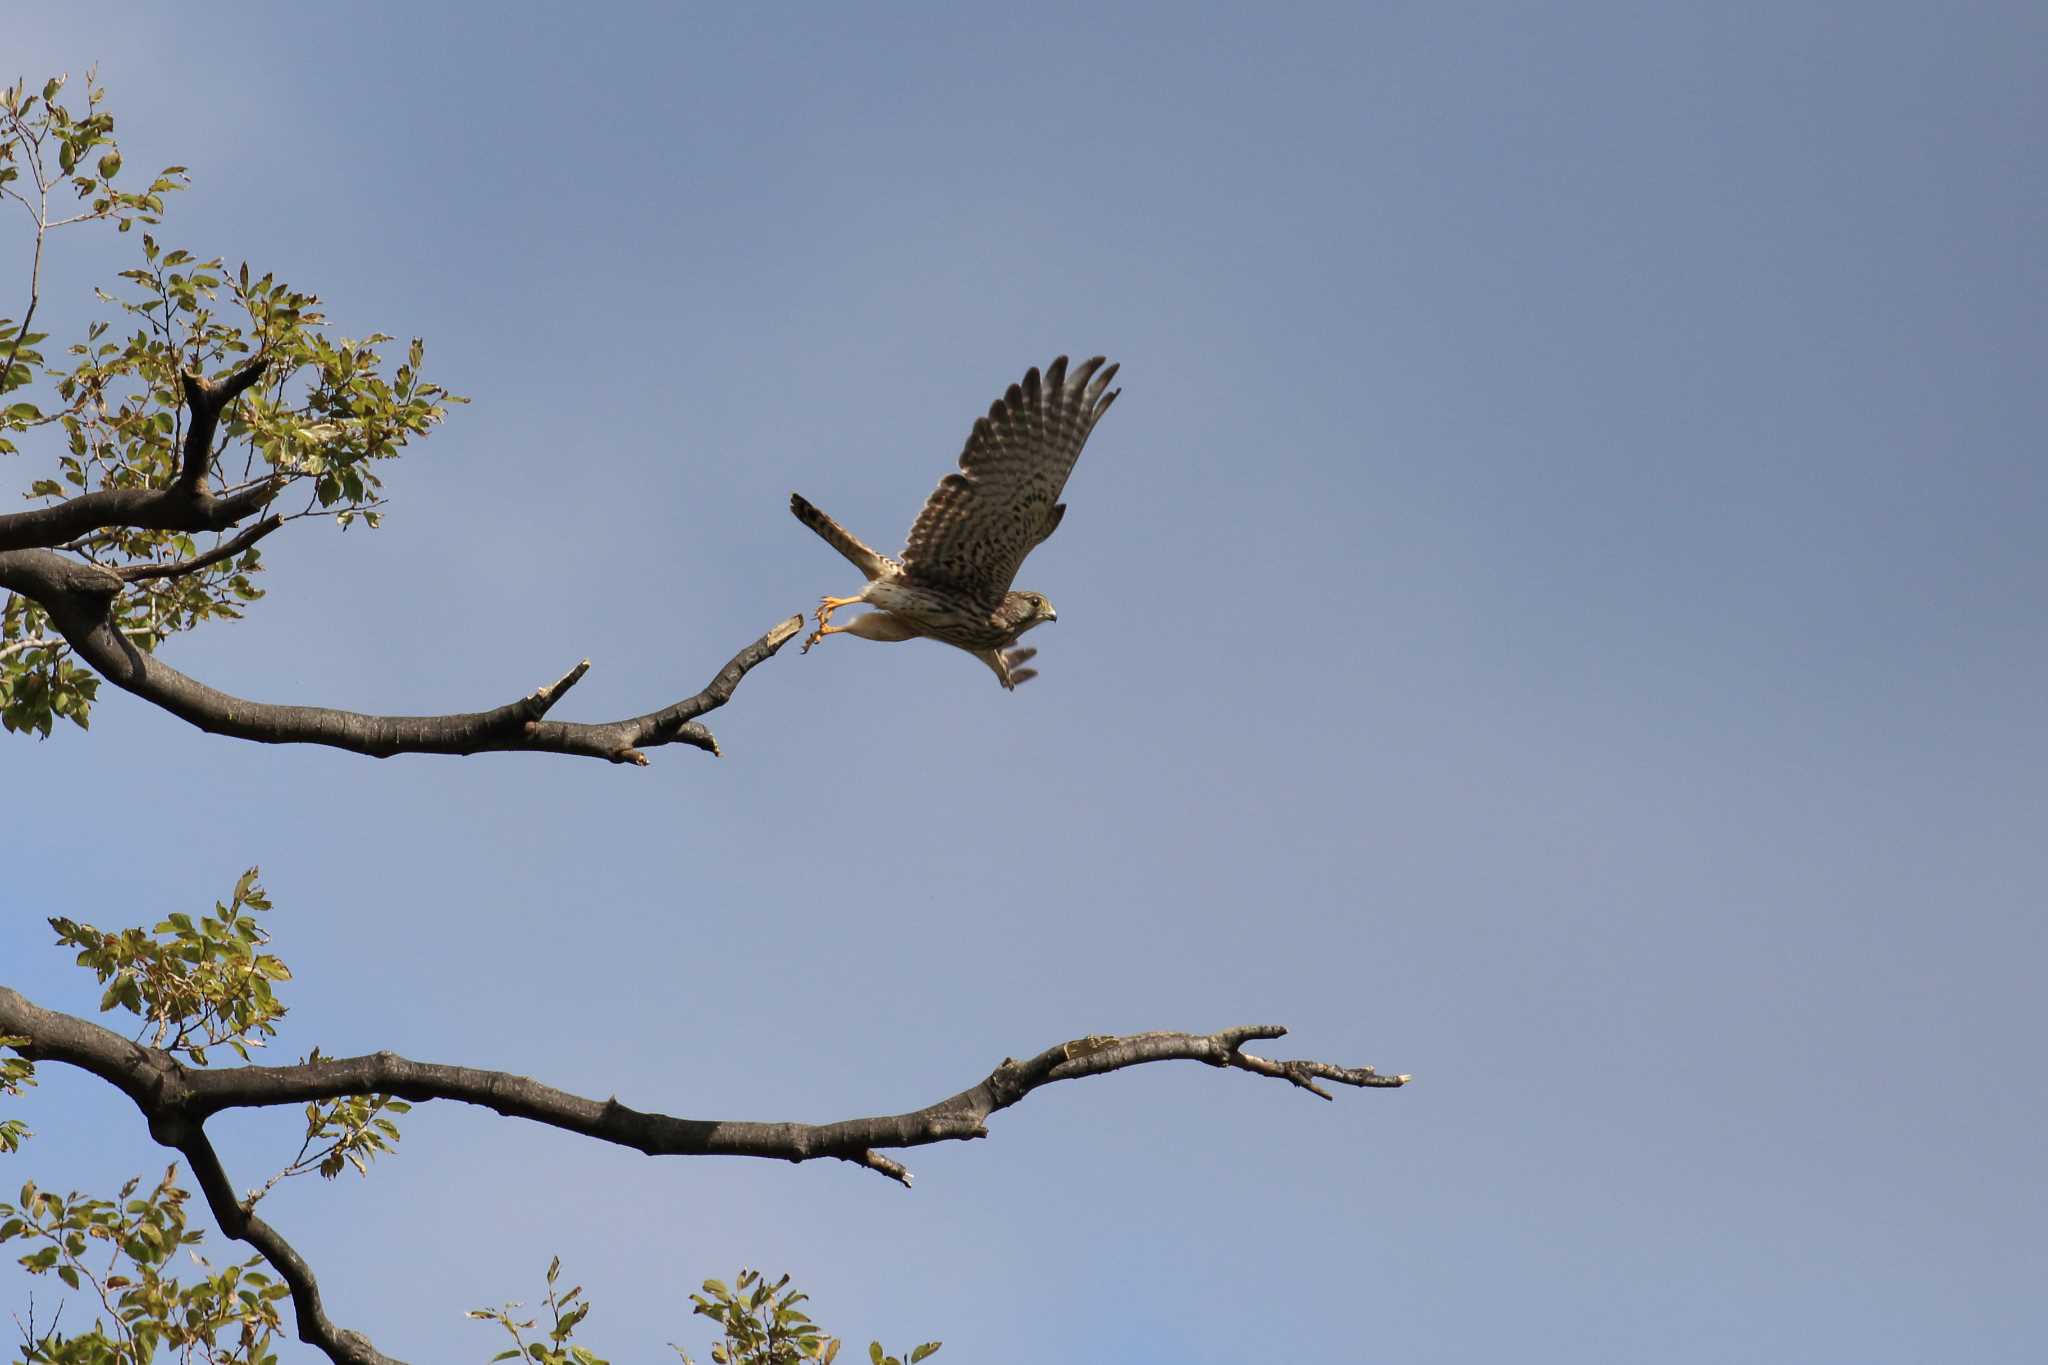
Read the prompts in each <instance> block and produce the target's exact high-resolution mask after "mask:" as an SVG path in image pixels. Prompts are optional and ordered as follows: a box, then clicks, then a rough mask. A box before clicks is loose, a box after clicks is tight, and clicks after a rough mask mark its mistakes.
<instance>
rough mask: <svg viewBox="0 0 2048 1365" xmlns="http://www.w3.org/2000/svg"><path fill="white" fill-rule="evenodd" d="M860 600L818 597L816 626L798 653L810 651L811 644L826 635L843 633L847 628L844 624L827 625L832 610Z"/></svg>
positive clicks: (848, 605) (854, 598)
mask: <svg viewBox="0 0 2048 1365" xmlns="http://www.w3.org/2000/svg"><path fill="white" fill-rule="evenodd" d="M860 600H861V599H860V598H858V597H821V598H819V599H818V628H817V629H816V630H814V631H812V632H811V637H810V638H809V639H808V640H805V641H804V647H803V648H802V649H801V650H799V651H798V653H800V654H808V653H810V652H811V646H812V645H814V644H816V643H818V641H820V640H822V639H824V638H825V637H826V636H827V635H838V634H841V633H843V632H844V631H845V630H846V629H847V628H846V627H845V626H834V625H828V624H827V622H829V621H831V619H832V613H833V612H835V611H838V610H839V609H840V608H841V607H850V606H852V605H853V604H854V603H856V602H858V601H860Z"/></svg>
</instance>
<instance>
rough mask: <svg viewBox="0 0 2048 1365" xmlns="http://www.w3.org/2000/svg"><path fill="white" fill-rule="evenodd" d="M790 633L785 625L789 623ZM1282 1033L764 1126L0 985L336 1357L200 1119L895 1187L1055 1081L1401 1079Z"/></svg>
mask: <svg viewBox="0 0 2048 1365" xmlns="http://www.w3.org/2000/svg"><path fill="white" fill-rule="evenodd" d="M795 629H796V627H795V626H794V625H792V626H790V631H791V633H794V631H795ZM785 638H787V637H785ZM723 676H724V675H721V677H723ZM714 686H716V684H715V683H714ZM708 690H710V689H707V691H708ZM1286 1032H1287V1030H1286V1029H1284V1028H1282V1027H1280V1026H1279V1025H1277V1024H1254V1025H1246V1026H1242V1027H1238V1028H1228V1029H1223V1030H1221V1031H1219V1032H1216V1033H1170V1032H1162V1033H1133V1034H1128V1035H1125V1036H1122V1037H1112V1036H1107V1035H1100V1034H1091V1035H1089V1036H1087V1037H1084V1038H1076V1039H1074V1040H1073V1041H1071V1042H1066V1043H1061V1044H1059V1045H1058V1046H1055V1047H1050V1048H1047V1049H1046V1050H1045V1051H1043V1052H1041V1053H1039V1054H1038V1055H1037V1056H1035V1057H1032V1058H1030V1059H1028V1060H1026V1061H1022V1062H1020V1061H1016V1060H1014V1059H1011V1058H1005V1059H1004V1060H1003V1062H1002V1064H1001V1065H1000V1066H998V1067H996V1069H995V1070H993V1071H991V1072H990V1073H989V1074H988V1075H987V1076H986V1077H984V1078H983V1079H982V1080H981V1081H979V1082H978V1083H976V1084H975V1085H972V1086H970V1087H968V1088H967V1089H965V1090H962V1091H960V1092H959V1093H958V1094H956V1095H952V1096H949V1097H948V1098H946V1099H943V1100H940V1101H939V1102H938V1103H936V1104H931V1105H927V1106H925V1107H924V1108H922V1109H916V1110H912V1111H910V1112H908V1113H903V1114H892V1115H886V1116H881V1117H875V1118H855V1119H843V1120H840V1121H839V1122H836V1123H793V1122H792V1123H762V1122H754V1121H745V1120H739V1121H735V1120H716V1119H686V1118H677V1117H673V1116H671V1115H668V1114H661V1113H655V1112H651V1111H646V1110H638V1109H629V1108H627V1107H626V1106H625V1105H623V1104H620V1103H619V1102H618V1101H617V1100H615V1099H607V1100H593V1099H587V1098H585V1097H583V1096H580V1095H573V1094H570V1093H569V1092H567V1091H564V1090H556V1089H554V1088H553V1087H552V1086H546V1085H542V1084H540V1083H539V1082H538V1081H534V1080H530V1079H528V1078H527V1077H524V1076H515V1075H512V1074H510V1073H508V1072H503V1071H485V1070H481V1069H479V1068H476V1067H465V1066H448V1065H442V1064H437V1063H432V1062H415V1061H410V1060H408V1059H406V1058H404V1057H400V1056H397V1055H395V1054H393V1053H389V1052H378V1053H372V1054H370V1055H368V1056H363V1057H348V1058H335V1059H329V1058H320V1059H317V1060H314V1061H309V1062H302V1063H300V1064H298V1065H296V1066H241V1067H233V1068H228V1069H224V1070H218V1071H213V1070H204V1069H195V1068H192V1067H188V1066H186V1065H184V1064H183V1063H181V1062H180V1061H178V1060H177V1058H175V1057H174V1056H172V1055H171V1054H170V1053H168V1052H164V1051H161V1050H159V1049H156V1048H152V1047H145V1046H143V1045H141V1044H139V1043H135V1042H132V1041H130V1040H129V1039H126V1038H123V1037H122V1036H121V1035H119V1034H117V1033H115V1032H113V1031H112V1030H111V1029H107V1028H104V1027H102V1026H100V1025H99V1024H95V1023H92V1022H91V1021H89V1020H85V1019H79V1018H76V1017H75V1016H72V1015H68V1014H60V1013H58V1012H56V1011H54V1010H46V1009H44V1008H42V1007H41V1006H39V1005H36V1004H34V1003H33V1002H31V1001H30V1000H28V999H27V998H26V997H24V996H22V995H20V994H19V993H17V992H15V991H13V990H10V989H8V988H7V987H5V986H0V1036H9V1037H14V1038H25V1039H27V1040H28V1041H27V1042H26V1043H23V1044H20V1045H18V1046H17V1048H16V1050H17V1051H19V1052H20V1053H21V1054H22V1055H23V1056H26V1057H28V1058H29V1059H30V1060H32V1061H39V1062H53V1063H60V1064H64V1065H69V1066H75V1067H78V1068H81V1069H82V1070H85V1071H87V1072H89V1073H91V1074H92V1075H94V1076H97V1077H99V1078H100V1079H101V1080H104V1081H106V1082H107V1083H108V1084H110V1085H112V1086H114V1087H115V1088H116V1089H118V1090H120V1091H121V1093H123V1094H124V1095H126V1096H127V1097H128V1098H129V1099H130V1100H131V1101H133V1102H134V1104H135V1106H136V1108H137V1109H139V1110H141V1111H142V1114H143V1117H144V1118H145V1119H146V1120H147V1121H148V1124H149V1131H150V1136H151V1137H153V1138H155V1139H156V1140H157V1141H158V1142H160V1143H162V1144H163V1145H164V1146H167V1147H173V1148H176V1149H177V1150H178V1151H179V1152H181V1153H183V1154H184V1156H185V1159H186V1160H187V1161H189V1162H190V1163H191V1165H192V1170H193V1174H194V1176H195V1178H196V1179H197V1180H198V1182H199V1186H200V1189H201V1190H202V1191H203V1192H204V1194H205V1195H206V1201H207V1204H208V1206H209V1207H210V1208H211V1209H212V1210H213V1215H214V1218H215V1219H216V1221H218V1223H219V1224H220V1228H221V1231H222V1232H223V1233H225V1234H226V1235H227V1236H229V1237H233V1238H235V1239H237V1240H239V1241H244V1242H247V1243H249V1245H251V1246H253V1247H255V1248H256V1250H257V1251H259V1252H260V1253H262V1255H263V1257H264V1259H265V1260H267V1261H269V1262H270V1264H271V1265H272V1266H273V1267H274V1268H275V1269H276V1270H277V1272H278V1274H279V1275H280V1276H281V1277H282V1278H283V1279H284V1281H285V1283H286V1284H288V1285H289V1286H290V1287H291V1292H292V1303H293V1306H294V1308H295V1310H296V1312H297V1316H298V1330H299V1339H300V1340H302V1341H305V1342H307V1343H309V1344H311V1345H313V1346H317V1347H318V1348H319V1349H320V1350H321V1351H323V1352H324V1353H326V1355H327V1356H328V1358H329V1359H331V1360H333V1361H336V1362H338V1363H340V1362H346V1365H392V1363H391V1362H390V1357H387V1356H384V1355H381V1354H380V1353H378V1351H377V1350H376V1349H375V1348H374V1347H373V1346H371V1345H370V1343H369V1341H368V1339H367V1338H365V1337H363V1336H361V1335H360V1334H358V1333H355V1332H349V1331H345V1330H343V1329H340V1328H337V1327H336V1326H335V1325H334V1324H333V1323H332V1322H330V1321H329V1320H328V1318H327V1315H326V1312H325V1311H324V1310H323V1309H322V1308H321V1305H320V1291H319V1286H318V1284H317V1283H316V1282H315V1280H314V1277H313V1272H312V1269H311V1268H310V1267H309V1266H307V1264H306V1263H305V1261H304V1259H303V1258H302V1257H300V1255H299V1254H298V1252H296V1251H295V1250H293V1248H292V1246H291V1244H290V1243H289V1242H287V1241H286V1240H285V1239H284V1237H283V1236H282V1235H281V1234H279V1233H278V1231H277V1230H276V1229H275V1228H273V1227H271V1226H270V1225H269V1224H268V1223H266V1222H264V1221H263V1220H262V1219H261V1218H258V1217H257V1216H256V1215H255V1213H254V1211H253V1205H254V1200H253V1199H245V1198H239V1197H237V1196H236V1194H235V1192H234V1185H233V1183H232V1182H231V1181H230V1180H229V1178H228V1176H227V1174H226V1172H225V1171H224V1170H223V1169H222V1168H221V1164H220V1160H219V1157H218V1155H217V1154H216V1153H215V1151H214V1149H213V1146H212V1144H211V1142H210V1141H209V1140H208V1139H207V1137H206V1133H205V1124H206V1121H207V1120H208V1119H209V1118H211V1117H212V1116H214V1115H215V1114H218V1113H220V1112H222V1111H223V1110H228V1109H250V1108H269V1107H275V1106H281V1105H300V1104H306V1103H311V1102H317V1101H320V1100H332V1099H339V1098H342V1097H344V1096H351V1095H397V1096H400V1097H403V1098H405V1099H408V1100H415V1101H418V1100H457V1101H460V1102H462V1103H464V1104H474V1105H480V1106H482V1107H483V1108H486V1109H490V1110H492V1111H494V1112H496V1113H499V1114H502V1115H505V1116H506V1117H508V1118H520V1119H526V1120H529V1121H531V1122H534V1123H541V1124H545V1125H547V1126H548V1127H551V1128H560V1129H562V1130H564V1131H566V1132H571V1133H580V1134H582V1135H584V1136H586V1137H591V1138H596V1139H598V1140H599V1141H602V1142H611V1143H616V1144H618V1145H620V1146H624V1147H631V1148H633V1149H635V1150H637V1151H641V1152H645V1153H647V1154H648V1155H649V1156H754V1157H768V1158H772V1159H776V1160H782V1161H812V1160H816V1159H818V1158H820V1157H832V1158H836V1159H838V1160H841V1161H849V1162H852V1163H853V1164H855V1165H857V1166H863V1167H866V1168H867V1169H869V1170H871V1171H876V1172H879V1173H880V1174H882V1175H886V1176H888V1177H889V1178H891V1179H893V1180H898V1181H901V1182H902V1183H903V1184H904V1185H906V1186H908V1185H909V1184H910V1181H911V1176H910V1172H909V1171H907V1170H905V1169H904V1167H903V1166H902V1164H901V1163H900V1162H898V1161H896V1160H894V1159H893V1158H891V1157H888V1156H885V1155H883V1149H890V1148H904V1147H919V1146H924V1145H926V1144H928V1143H934V1142H952V1141H961V1140H966V1139H971V1138H980V1137H986V1136H988V1126H987V1125H988V1119H989V1117H990V1116H991V1115H993V1114H995V1113H998V1112H999V1111H1001V1110H1004V1109H1007V1108H1009V1107H1010V1106H1011V1105H1013V1104H1016V1103H1018V1102H1019V1101H1020V1100H1022V1099H1023V1098H1024V1097H1025V1096H1026V1095H1029V1094H1030V1093H1031V1092H1032V1091H1034V1090H1037V1089H1039V1088H1040V1087H1042V1086H1047V1085H1051V1084H1054V1083H1055V1082H1058V1081H1070V1080H1078V1079H1080V1078H1081V1077H1083V1076H1101V1075H1106V1074H1108V1073H1109V1072H1112V1071H1122V1070H1124V1069H1125V1068H1127V1067H1133V1066H1144V1065H1146V1064H1148V1063H1151V1062H1169V1061H1195V1062H1203V1063H1206V1064H1208V1065H1210V1066H1215V1067H1223V1068H1229V1069H1233V1070H1238V1071H1245V1072H1249V1073H1251V1074H1252V1075H1255V1076H1265V1077H1269V1078H1271V1079H1274V1080H1283V1081H1286V1082H1288V1083H1289V1084H1291V1085H1294V1086H1297V1087H1299V1088H1301V1089H1304V1090H1307V1091H1310V1092H1312V1093H1314V1094H1317V1095H1320V1096H1322V1097H1323V1098H1324V1099H1329V1098H1330V1094H1329V1092H1328V1091H1327V1090H1325V1089H1324V1088H1323V1083H1324V1082H1328V1083H1330V1084H1333V1085H1347V1086H1356V1087H1360V1088H1367V1089H1372V1088H1392V1087H1397V1086H1401V1085H1405V1084H1406V1083H1407V1082H1408V1080H1409V1077H1407V1076H1382V1075H1381V1074H1380V1073H1379V1072H1377V1071H1375V1070H1373V1068H1371V1067H1369V1066H1349V1067H1347V1066H1337V1065H1334V1064H1332V1063H1329V1062H1316V1061H1275V1060H1272V1059H1269V1058H1265V1057H1260V1056H1256V1055H1254V1054H1252V1053H1249V1052H1246V1051H1245V1050H1244V1049H1245V1045H1246V1044H1247V1043H1250V1042H1254V1041H1259V1040H1266V1039H1274V1038H1279V1037H1281V1036H1283V1035H1284V1034H1285V1033H1286Z"/></svg>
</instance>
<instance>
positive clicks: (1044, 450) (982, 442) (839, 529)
mask: <svg viewBox="0 0 2048 1365" xmlns="http://www.w3.org/2000/svg"><path fill="white" fill-rule="evenodd" d="M1116 369H1117V367H1116V366H1114V365H1111V366H1108V367H1107V368H1104V366H1103V363H1102V357H1101V356H1096V357H1095V358H1094V359H1093V360H1088V361H1084V362H1082V363H1081V364H1080V365H1078V366H1076V367H1075V369H1074V372H1073V373H1072V374H1071V375H1069V374H1068V373H1067V358H1066V357H1065V356H1061V357H1060V358H1059V359H1057V360H1055V361H1053V363H1052V364H1051V365H1049V366H1047V367H1046V371H1045V377H1044V378H1043V379H1041V378H1040V377H1039V374H1038V371H1037V369H1035V368H1034V369H1031V370H1029V371H1027V372H1026V373H1025V375H1024V382H1023V383H1022V384H1012V385H1010V391H1009V392H1008V393H1006V394H1004V395H1003V396H1002V397H1001V398H999V399H997V400H996V401H995V403H994V404H992V405H991V406H990V407H989V410H988V416H986V417H980V418H976V419H975V423H974V430H973V431H972V432H970V433H968V436H967V448H966V449H964V450H962V451H961V452H960V469H959V472H958V473H953V474H948V475H947V476H946V477H945V478H943V479H941V480H939V486H938V488H937V489H935V490H934V491H933V493H932V495H931V497H930V498H929V499H927V500H926V502H925V505H924V511H922V512H920V513H919V514H918V517H917V524H916V525H914V526H912V527H911V528H910V543H909V544H908V545H906V546H905V547H904V550H903V558H902V559H901V560H895V559H891V558H889V557H888V556H887V555H884V554H880V553H878V552H876V551H875V550H872V549H870V548H869V547H868V546H866V545H863V544H862V543H861V542H860V541H859V540H857V539H855V538H854V536H853V534H852V533H851V532H850V531H848V530H847V529H846V528H845V527H844V526H841V525H840V524H839V523H838V522H836V521H834V520H832V518H830V517H828V516H826V515H825V514H824V513H823V512H820V511H819V510H818V509H817V508H815V507H813V506H811V504H810V503H808V502H806V501H805V500H804V499H803V498H802V497H801V496H799V495H797V494H795V493H792V494H790V497H789V510H790V511H792V512H794V513H796V518H797V520H798V521H801V522H802V523H803V524H804V525H806V526H808V527H810V528H811V529H812V530H813V531H816V532H817V533H818V534H819V535H820V536H822V537H824V539H825V543H826V544H828V545H830V546H831V547H832V548H833V549H835V550H837V551H839V553H840V554H842V555H844V556H846V558H847V560H848V561H849V562H851V563H852V564H853V566H854V567H855V568H857V569H859V570H860V571H861V572H862V573H864V574H866V575H867V578H868V584H867V586H866V587H865V588H862V589H861V590H860V591H859V592H857V593H855V594H854V595H853V596H852V597H826V598H824V599H822V600H821V601H820V603H819V605H818V628H817V629H816V630H815V631H812V632H811V637H810V638H809V639H808V640H805V641H804V649H805V650H806V651H808V650H809V649H810V647H811V646H812V645H814V644H816V643H818V641H820V640H822V639H824V638H825V637H826V636H827V635H858V636H860V637H861V638H862V639H863V640H911V639H916V638H917V637H919V636H923V637H925V638H926V639H931V640H941V641H943V642H945V643H946V644H949V645H954V646H956V647H958V648H960V649H964V650H966V651H967V652H968V653H970V654H972V655H973V656H974V657H975V658H977V659H980V660H981V661H982V662H983V663H985V664H987V665H988V666H989V667H990V668H991V669H993V670H994V671H995V675H996V679H997V681H999V682H1001V683H1002V685H1003V686H1004V687H1006V688H1013V687H1015V686H1016V685H1017V684H1018V683H1020V682H1023V681H1025V680H1026V679H1028V678H1031V677H1033V676H1035V674H1036V670H1035V669H1025V668H1020V667H1019V665H1021V664H1022V663H1023V662H1024V661H1025V660H1026V659H1028V658H1030V657H1031V656H1032V655H1033V654H1034V653H1036V652H1037V651H1035V650H1030V649H1015V648H1012V646H1014V645H1016V643H1017V637H1018V636H1020V635H1022V634H1023V633H1024V632H1025V631H1027V630H1029V629H1031V628H1032V627H1033V626H1035V625H1038V624H1039V623H1040V622H1042V621H1054V620H1057V619H1059V618H1058V617H1057V615H1056V614H1055V613H1054V612H1053V609H1052V603H1050V602H1048V601H1046V600H1045V598H1044V596H1043V595H1042V594H1039V593H1035V592H1012V591H1011V590H1010V583H1011V581H1012V580H1013V579H1015V578H1016V576H1017V569H1018V568H1019V566H1021V565H1022V564H1023V563H1024V556H1026V555H1028V554H1030V553H1031V551H1032V550H1033V549H1034V548H1036V547H1037V545H1038V543H1039V542H1040V541H1042V540H1044V539H1045V538H1046V537H1047V536H1049V535H1051V534H1052V533H1053V531H1054V530H1056V529H1057V528H1058V526H1059V524H1060V518H1061V517H1062V516H1064V515H1065V514H1066V510H1067V506H1066V504H1065V503H1063V502H1061V501H1060V500H1059V497H1060V490H1061V489H1062V488H1064V487H1066V483H1067V476H1068V475H1069V474H1071V473H1072V472H1073V469H1074V461H1075V460H1077V459H1079V458H1080V457H1081V447H1082V446H1084V445H1086V444H1087V443H1088V433H1089V432H1091V431H1093V430H1094V429H1095V424H1096V422H1097V421H1099V420H1101V417H1102V414H1103V413H1105V412H1107V411H1109V405H1110V403H1111V402H1113V401H1114V400H1115V398H1116V396H1117V394H1118V393H1119V392H1121V390H1117V389H1111V388H1110V387H1109V381H1110V380H1111V379H1112V378H1114V377H1115V376H1116ZM856 603H863V604H865V605H867V606H870V607H873V608H875V610H874V611H870V612H864V613H862V614H861V615H860V616H858V617H856V618H855V619H854V622H853V624H852V625H850V626H835V625H833V624H832V623H831V622H832V613H833V612H835V611H838V610H839V609H840V608H841V607H850V606H853V605H854V604H856Z"/></svg>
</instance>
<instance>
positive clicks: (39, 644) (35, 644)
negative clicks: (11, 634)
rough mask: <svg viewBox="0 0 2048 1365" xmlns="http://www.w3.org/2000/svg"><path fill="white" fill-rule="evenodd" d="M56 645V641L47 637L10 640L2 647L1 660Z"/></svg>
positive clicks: (0, 647)
mask: <svg viewBox="0 0 2048 1365" xmlns="http://www.w3.org/2000/svg"><path fill="white" fill-rule="evenodd" d="M55 643H56V641H55V640H52V639H51V638H50V637H49V636H47V635H31V636H28V637H27V638H26V639H21V640H9V641H8V642H7V643H6V644H4V645H0V660H4V659H6V658H8V657H9V656H10V655H14V654H19V653H21V652H22V651H24V650H30V649H44V648H47V647H48V646H50V645H53V644H55Z"/></svg>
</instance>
